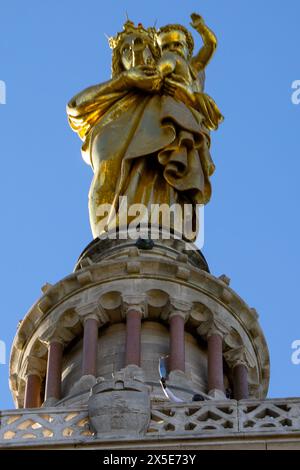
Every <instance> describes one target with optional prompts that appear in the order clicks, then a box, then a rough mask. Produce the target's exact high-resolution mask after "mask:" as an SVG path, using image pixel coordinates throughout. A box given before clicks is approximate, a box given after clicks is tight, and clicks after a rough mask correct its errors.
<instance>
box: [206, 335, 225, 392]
mask: <svg viewBox="0 0 300 470" xmlns="http://www.w3.org/2000/svg"><path fill="white" fill-rule="evenodd" d="M207 342H208V363H207V366H208V370H207V373H208V391H209V392H210V391H213V390H221V391H222V392H224V378H223V339H222V337H221V336H220V335H219V334H216V333H213V334H211V335H210V336H208V339H207Z"/></svg>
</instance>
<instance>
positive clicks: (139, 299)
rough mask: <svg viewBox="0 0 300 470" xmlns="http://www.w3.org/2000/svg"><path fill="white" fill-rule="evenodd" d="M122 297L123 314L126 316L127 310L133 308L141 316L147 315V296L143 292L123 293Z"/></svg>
mask: <svg viewBox="0 0 300 470" xmlns="http://www.w3.org/2000/svg"><path fill="white" fill-rule="evenodd" d="M122 299H123V315H124V317H125V318H126V316H127V313H128V311H129V310H135V311H136V312H139V313H140V314H141V315H142V317H143V318H146V317H147V314H148V308H147V307H148V306H147V302H146V300H147V297H146V295H145V294H141V295H138V294H133V295H132V294H125V295H123V296H122Z"/></svg>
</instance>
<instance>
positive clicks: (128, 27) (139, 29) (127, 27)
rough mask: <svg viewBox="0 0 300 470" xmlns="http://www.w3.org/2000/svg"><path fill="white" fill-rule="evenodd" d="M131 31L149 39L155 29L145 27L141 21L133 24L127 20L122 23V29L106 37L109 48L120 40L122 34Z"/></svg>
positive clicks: (130, 32)
mask: <svg viewBox="0 0 300 470" xmlns="http://www.w3.org/2000/svg"><path fill="white" fill-rule="evenodd" d="M133 33H135V34H139V35H140V36H145V38H147V39H149V37H151V38H153V39H154V37H155V33H156V31H155V28H148V29H145V28H144V26H143V25H142V23H138V25H137V26H135V24H134V23H133V21H130V20H127V21H126V23H124V25H123V31H122V32H120V33H117V34H116V36H114V37H110V38H109V39H108V44H109V47H110V48H111V49H115V48H116V47H117V45H118V44H119V42H120V41H122V39H123V37H124V36H126V35H127V34H133Z"/></svg>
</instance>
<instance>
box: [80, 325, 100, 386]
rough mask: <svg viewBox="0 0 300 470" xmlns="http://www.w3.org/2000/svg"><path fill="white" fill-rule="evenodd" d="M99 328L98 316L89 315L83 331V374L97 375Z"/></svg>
mask: <svg viewBox="0 0 300 470" xmlns="http://www.w3.org/2000/svg"><path fill="white" fill-rule="evenodd" d="M98 328H99V321H98V319H97V318H94V317H88V318H87V319H86V320H85V322H84V333H83V358H82V375H94V376H95V377H96V375H97V351H98Z"/></svg>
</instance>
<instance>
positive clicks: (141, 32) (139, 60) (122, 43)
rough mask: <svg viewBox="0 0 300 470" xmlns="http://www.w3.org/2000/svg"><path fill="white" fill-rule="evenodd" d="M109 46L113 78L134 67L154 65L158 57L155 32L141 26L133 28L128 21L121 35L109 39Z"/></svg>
mask: <svg viewBox="0 0 300 470" xmlns="http://www.w3.org/2000/svg"><path fill="white" fill-rule="evenodd" d="M109 45H110V47H111V48H112V50H113V55H112V76H113V77H114V76H116V75H118V74H119V73H121V72H122V71H123V70H129V69H130V68H132V67H135V66H136V65H149V64H154V63H155V61H156V59H157V58H158V55H159V49H158V47H157V44H156V41H155V30H154V29H153V28H148V29H145V28H144V27H143V26H142V25H141V24H139V25H138V26H135V25H134V23H132V22H131V21H129V20H128V21H127V22H126V23H125V24H124V27H123V31H122V32H121V33H118V34H117V35H116V36H115V37H113V38H110V40H109Z"/></svg>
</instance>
